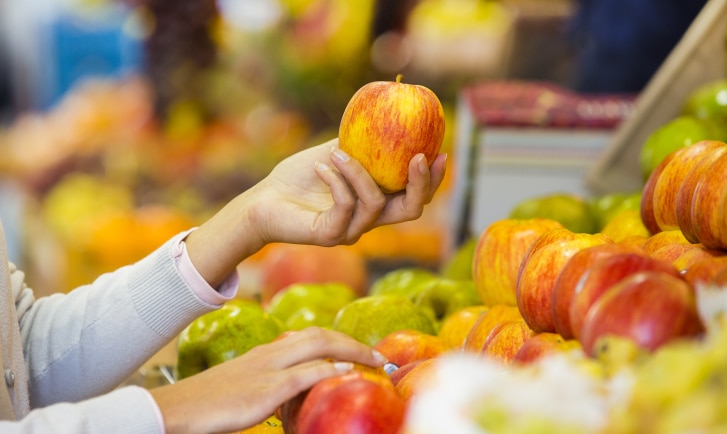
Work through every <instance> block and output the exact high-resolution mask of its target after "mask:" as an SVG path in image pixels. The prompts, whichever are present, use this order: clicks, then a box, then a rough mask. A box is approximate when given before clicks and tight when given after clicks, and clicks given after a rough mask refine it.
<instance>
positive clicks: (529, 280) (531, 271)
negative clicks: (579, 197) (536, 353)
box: [516, 229, 611, 333]
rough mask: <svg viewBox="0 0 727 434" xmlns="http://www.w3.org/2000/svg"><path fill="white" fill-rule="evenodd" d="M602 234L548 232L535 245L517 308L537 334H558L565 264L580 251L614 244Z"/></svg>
mask: <svg viewBox="0 0 727 434" xmlns="http://www.w3.org/2000/svg"><path fill="white" fill-rule="evenodd" d="M610 242H611V240H610V239H608V238H607V237H605V236H603V235H601V234H584V233H567V232H563V231H560V230H558V229H555V230H553V231H551V232H546V233H545V234H543V235H542V236H541V237H540V238H538V239H537V240H536V241H535V242H534V243H533V245H532V246H531V248H530V250H529V251H528V254H527V255H526V257H525V259H524V260H523V263H522V266H521V267H520V272H519V273H518V280H517V292H516V298H517V306H518V309H520V313H521V314H522V316H523V318H524V319H525V321H526V322H527V324H528V326H530V328H531V329H533V331H535V332H536V333H540V332H554V331H555V324H554V321H553V306H552V301H553V291H554V288H555V282H556V281H557V280H558V276H559V275H560V272H561V270H562V269H563V268H564V267H565V264H566V263H567V262H568V260H570V258H572V257H573V255H574V254H576V253H577V252H578V251H580V250H583V249H585V248H588V247H591V246H595V245H600V244H607V243H610Z"/></svg>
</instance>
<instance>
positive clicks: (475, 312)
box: [437, 304, 489, 350]
mask: <svg viewBox="0 0 727 434" xmlns="http://www.w3.org/2000/svg"><path fill="white" fill-rule="evenodd" d="M488 309H489V307H487V306H485V305H482V304H480V305H476V306H468V307H465V308H462V309H459V310H458V311H456V312H454V313H452V314H451V315H449V316H448V317H447V318H445V319H444V321H442V325H441V327H440V328H439V332H438V333H437V336H439V337H440V338H441V339H442V341H443V342H444V346H445V347H446V348H447V349H448V350H451V349H455V348H462V344H464V340H465V339H466V338H467V334H468V333H469V331H470V330H471V329H472V327H473V326H474V325H475V323H476V322H477V320H478V319H479V317H480V315H481V314H483V313H485V312H487V310H488Z"/></svg>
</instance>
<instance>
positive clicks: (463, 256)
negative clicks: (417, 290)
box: [439, 237, 477, 280]
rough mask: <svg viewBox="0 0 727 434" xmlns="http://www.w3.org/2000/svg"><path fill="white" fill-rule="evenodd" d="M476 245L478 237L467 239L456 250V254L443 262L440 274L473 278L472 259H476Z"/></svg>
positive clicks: (459, 277)
mask: <svg viewBox="0 0 727 434" xmlns="http://www.w3.org/2000/svg"><path fill="white" fill-rule="evenodd" d="M476 246H477V238H476V237H470V238H468V239H467V240H465V241H464V242H463V243H462V244H461V245H460V246H459V247H458V248H457V249H456V250H455V251H454V254H453V255H452V256H451V257H450V258H448V259H447V260H446V261H445V262H444V263H443V264H442V267H441V269H440V272H439V274H440V275H441V276H442V277H448V278H450V279H465V280H466V279H472V261H473V260H474V256H475V247H476Z"/></svg>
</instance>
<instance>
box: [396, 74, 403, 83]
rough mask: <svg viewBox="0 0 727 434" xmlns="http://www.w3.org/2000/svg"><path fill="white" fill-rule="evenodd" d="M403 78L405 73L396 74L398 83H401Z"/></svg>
mask: <svg viewBox="0 0 727 434" xmlns="http://www.w3.org/2000/svg"><path fill="white" fill-rule="evenodd" d="M402 78H404V76H403V75H401V74H396V82H397V83H401V79H402Z"/></svg>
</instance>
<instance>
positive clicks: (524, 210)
mask: <svg viewBox="0 0 727 434" xmlns="http://www.w3.org/2000/svg"><path fill="white" fill-rule="evenodd" d="M508 217H509V218H511V219H517V220H529V219H532V218H546V219H551V220H555V221H557V222H559V223H560V224H562V225H563V226H565V227H566V228H567V229H569V230H571V231H572V232H576V233H588V234H592V233H594V232H596V230H597V227H596V225H597V221H596V217H595V215H594V214H593V210H592V209H591V206H590V204H589V203H588V201H587V200H586V199H585V198H583V197H582V196H580V195H577V194H573V193H565V192H558V193H552V194H546V195H543V196H537V197H531V198H528V199H525V200H522V201H520V202H518V203H517V204H516V205H515V206H514V207H513V208H512V209H511V210H510V215H509V216H508Z"/></svg>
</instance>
